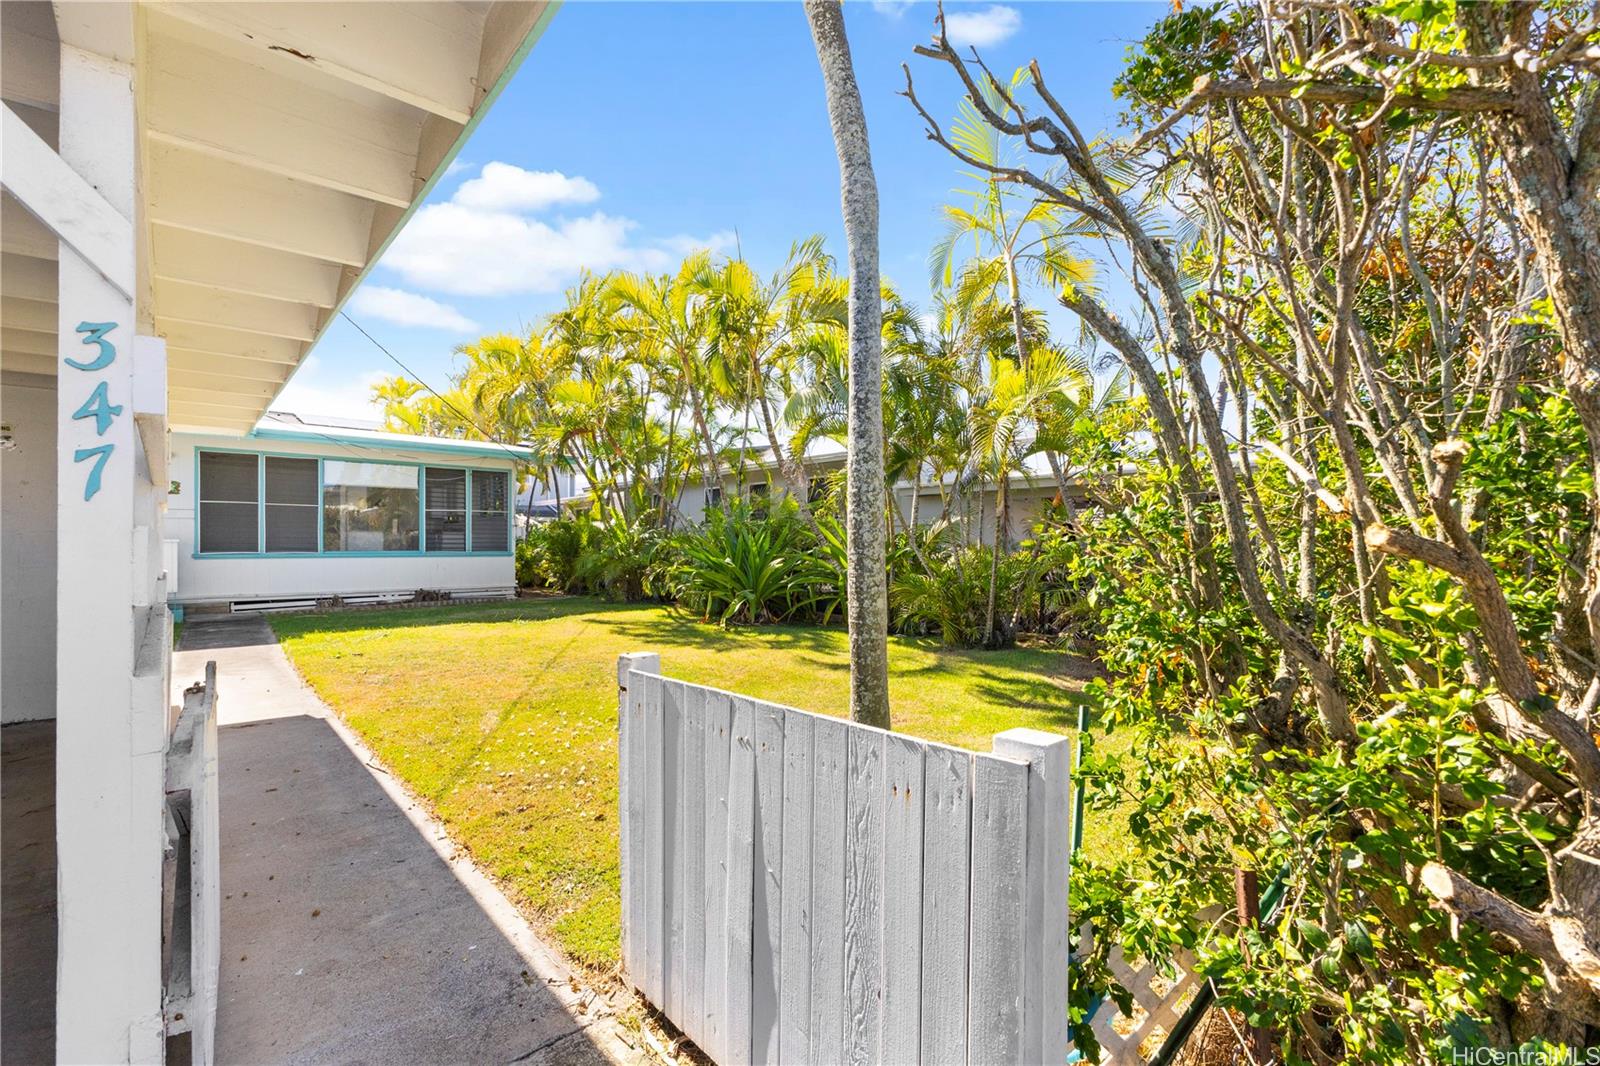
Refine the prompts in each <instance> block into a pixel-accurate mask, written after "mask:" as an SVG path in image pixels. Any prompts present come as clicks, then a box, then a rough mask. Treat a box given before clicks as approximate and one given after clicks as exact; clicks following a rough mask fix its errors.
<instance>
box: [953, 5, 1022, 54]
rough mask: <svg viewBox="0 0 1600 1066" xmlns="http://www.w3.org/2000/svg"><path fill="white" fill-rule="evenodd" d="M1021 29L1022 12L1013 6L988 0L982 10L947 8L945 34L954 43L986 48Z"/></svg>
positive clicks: (961, 45) (959, 45)
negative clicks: (1005, 5) (992, 2)
mask: <svg viewBox="0 0 1600 1066" xmlns="http://www.w3.org/2000/svg"><path fill="white" fill-rule="evenodd" d="M1020 29H1022V14H1021V13H1020V12H1019V11H1017V9H1016V8H1014V7H1004V6H1002V5H1000V4H991V5H990V6H988V7H986V8H984V9H983V10H982V11H953V12H952V11H947V12H945V16H944V32H945V36H947V37H949V38H950V43H951V44H953V45H956V46H957V47H963V46H966V45H971V46H972V47H974V48H988V47H990V46H992V45H997V44H999V43H1000V42H1001V41H1004V40H1006V39H1007V38H1008V37H1011V36H1012V35H1013V34H1015V33H1016V32H1017V31H1018V30H1020Z"/></svg>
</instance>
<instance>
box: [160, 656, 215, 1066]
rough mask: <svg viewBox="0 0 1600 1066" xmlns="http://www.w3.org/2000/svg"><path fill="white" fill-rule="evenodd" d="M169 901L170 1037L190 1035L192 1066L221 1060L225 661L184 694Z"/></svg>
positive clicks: (172, 776) (171, 818) (174, 759)
mask: <svg viewBox="0 0 1600 1066" xmlns="http://www.w3.org/2000/svg"><path fill="white" fill-rule="evenodd" d="M166 776H167V816H168V821H167V856H168V862H167V863H166V864H165V868H166V875H165V877H164V880H165V881H166V885H165V888H166V890H167V891H166V892H165V893H164V897H165V898H166V899H167V900H168V908H167V913H166V922H165V927H164V930H163V933H164V935H163V948H164V951H163V955H164V956H165V958H164V960H163V961H164V962H165V964H166V991H165V995H164V997H163V998H164V1002H165V1014H166V1026H167V1034H168V1035H169V1036H171V1035H175V1034H178V1033H185V1032H187V1033H189V1034H190V1036H189V1040H190V1061H191V1062H192V1063H194V1066H210V1063H211V1062H212V1061H213V1047H214V1039H213V1038H214V1035H215V1031H216V1016H217V977H218V971H219V967H220V963H221V959H222V955H221V948H222V945H221V925H222V878H221V864H220V862H219V850H218V849H219V847H220V828H221V827H220V818H219V808H218V806H217V664H216V663H214V662H208V663H206V677H205V681H203V682H201V683H199V684H196V685H191V686H189V688H188V689H186V690H185V691H184V693H183V710H182V711H181V712H180V713H179V714H178V721H177V725H176V727H175V728H174V729H173V731H172V737H171V740H170V742H169V743H168V746H167V772H166Z"/></svg>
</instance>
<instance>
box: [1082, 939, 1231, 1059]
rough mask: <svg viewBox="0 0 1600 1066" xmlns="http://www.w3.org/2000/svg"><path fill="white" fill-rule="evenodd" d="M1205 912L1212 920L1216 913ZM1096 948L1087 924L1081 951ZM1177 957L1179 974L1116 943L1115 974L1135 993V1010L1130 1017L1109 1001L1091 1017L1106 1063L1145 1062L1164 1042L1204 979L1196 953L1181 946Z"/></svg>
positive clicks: (1113, 954) (1111, 958)
mask: <svg viewBox="0 0 1600 1066" xmlns="http://www.w3.org/2000/svg"><path fill="white" fill-rule="evenodd" d="M1201 917H1202V920H1209V919H1210V918H1211V917H1214V915H1202V916H1201ZM1093 947H1094V934H1093V932H1092V930H1091V929H1090V928H1089V926H1087V925H1085V926H1084V927H1083V928H1082V930H1081V931H1080V933H1079V944H1078V948H1079V952H1080V953H1081V954H1082V955H1083V956H1087V955H1088V954H1089V953H1090V951H1091V950H1093ZM1174 961H1175V962H1176V964H1177V967H1178V972H1177V974H1176V976H1175V977H1174V976H1173V975H1171V974H1168V973H1165V972H1163V970H1162V968H1161V967H1158V966H1156V965H1155V964H1154V963H1151V962H1149V961H1147V960H1144V959H1137V960H1133V961H1132V962H1130V961H1129V960H1128V959H1127V958H1126V957H1125V956H1124V955H1123V953H1122V948H1121V947H1119V946H1115V945H1113V946H1112V948H1111V952H1110V954H1109V956H1108V958H1107V962H1108V965H1109V967H1110V969H1111V974H1112V976H1113V977H1115V978H1116V979H1117V981H1118V983H1120V984H1121V985H1122V986H1123V987H1124V988H1126V989H1127V990H1128V991H1129V992H1131V993H1132V994H1133V1002H1134V1010H1133V1017H1132V1018H1129V1017H1127V1016H1125V1015H1124V1014H1123V1013H1122V1012H1121V1010H1119V1009H1118V1007H1117V1005H1116V1004H1115V1003H1113V1002H1111V1001H1110V1000H1106V1001H1105V1002H1103V1003H1102V1004H1101V1005H1100V1009H1099V1010H1097V1011H1096V1012H1095V1014H1094V1017H1093V1018H1091V1019H1090V1025H1091V1027H1092V1028H1093V1029H1094V1035H1095V1038H1096V1039H1097V1040H1098V1041H1099V1042H1100V1062H1101V1063H1102V1064H1114V1066H1142V1064H1143V1063H1144V1062H1145V1061H1147V1058H1148V1057H1149V1056H1151V1055H1154V1054H1155V1052H1156V1051H1157V1050H1158V1049H1159V1048H1160V1047H1161V1044H1162V1041H1163V1040H1165V1038H1166V1035H1167V1034H1168V1033H1170V1032H1171V1031H1172V1027H1173V1025H1174V1024H1175V1023H1176V1022H1177V1020H1178V1019H1179V1017H1181V1016H1182V1014H1183V1011H1184V1009H1185V1008H1186V1007H1187V1006H1188V1004H1189V1001H1190V1000H1191V999H1192V998H1193V997H1194V993H1195V991H1196V990H1197V988H1198V986H1199V984H1200V978H1199V977H1198V976H1197V975H1196V974H1195V973H1194V957H1193V956H1192V955H1190V954H1189V953H1188V952H1187V951H1180V952H1179V953H1178V955H1177V957H1176V959H1175V960H1174ZM1152 1037H1154V1038H1155V1039H1152Z"/></svg>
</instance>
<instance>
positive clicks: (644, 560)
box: [576, 515, 665, 603]
mask: <svg viewBox="0 0 1600 1066" xmlns="http://www.w3.org/2000/svg"><path fill="white" fill-rule="evenodd" d="M664 543H665V536H664V535H663V533H662V531H661V529H660V528H659V527H657V526H656V525H655V524H654V523H652V522H651V521H649V520H648V519H646V518H644V517H634V518H628V517H626V516H624V515H616V516H613V517H612V518H611V519H610V520H609V521H607V522H605V523H604V524H596V525H592V526H591V527H590V532H589V535H588V537H587V539H586V541H585V542H584V546H583V551H582V553H581V554H580V555H579V557H578V562H577V566H576V574H577V576H578V578H579V579H580V580H581V581H582V582H583V583H584V585H585V586H586V587H587V588H589V589H590V590H591V591H594V592H599V593H602V594H603V595H605V596H606V597H608V598H610V599H614V600H622V601H623V602H625V603H633V602H636V601H638V600H642V599H645V598H646V597H647V596H651V595H655V594H656V593H657V591H658V590H657V589H656V587H655V583H654V582H653V581H652V580H651V577H652V575H653V574H654V573H655V572H656V555H657V553H658V552H660V551H661V550H662V546H663V544H664Z"/></svg>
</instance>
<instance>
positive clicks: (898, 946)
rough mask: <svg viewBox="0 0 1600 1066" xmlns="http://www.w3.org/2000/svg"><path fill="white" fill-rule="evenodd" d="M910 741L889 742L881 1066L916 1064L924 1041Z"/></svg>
mask: <svg viewBox="0 0 1600 1066" xmlns="http://www.w3.org/2000/svg"><path fill="white" fill-rule="evenodd" d="M927 747H928V745H926V744H924V743H923V742H922V741H920V740H916V739H914V738H911V737H901V736H895V735H893V734H891V735H889V736H888V737H885V738H884V759H883V770H884V783H885V785H886V791H887V799H886V802H885V804H884V808H883V1040H882V1044H881V1050H880V1052H879V1055H878V1061H880V1062H892V1063H898V1062H916V1061H917V1059H918V1057H919V1055H920V1054H921V1043H922V1035H921V1030H922V863H923V853H922V818H923V804H924V803H925V801H926V796H925V793H924V789H923V782H922V774H923V770H922V760H923V752H924V751H925V750H926V749H927Z"/></svg>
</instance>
